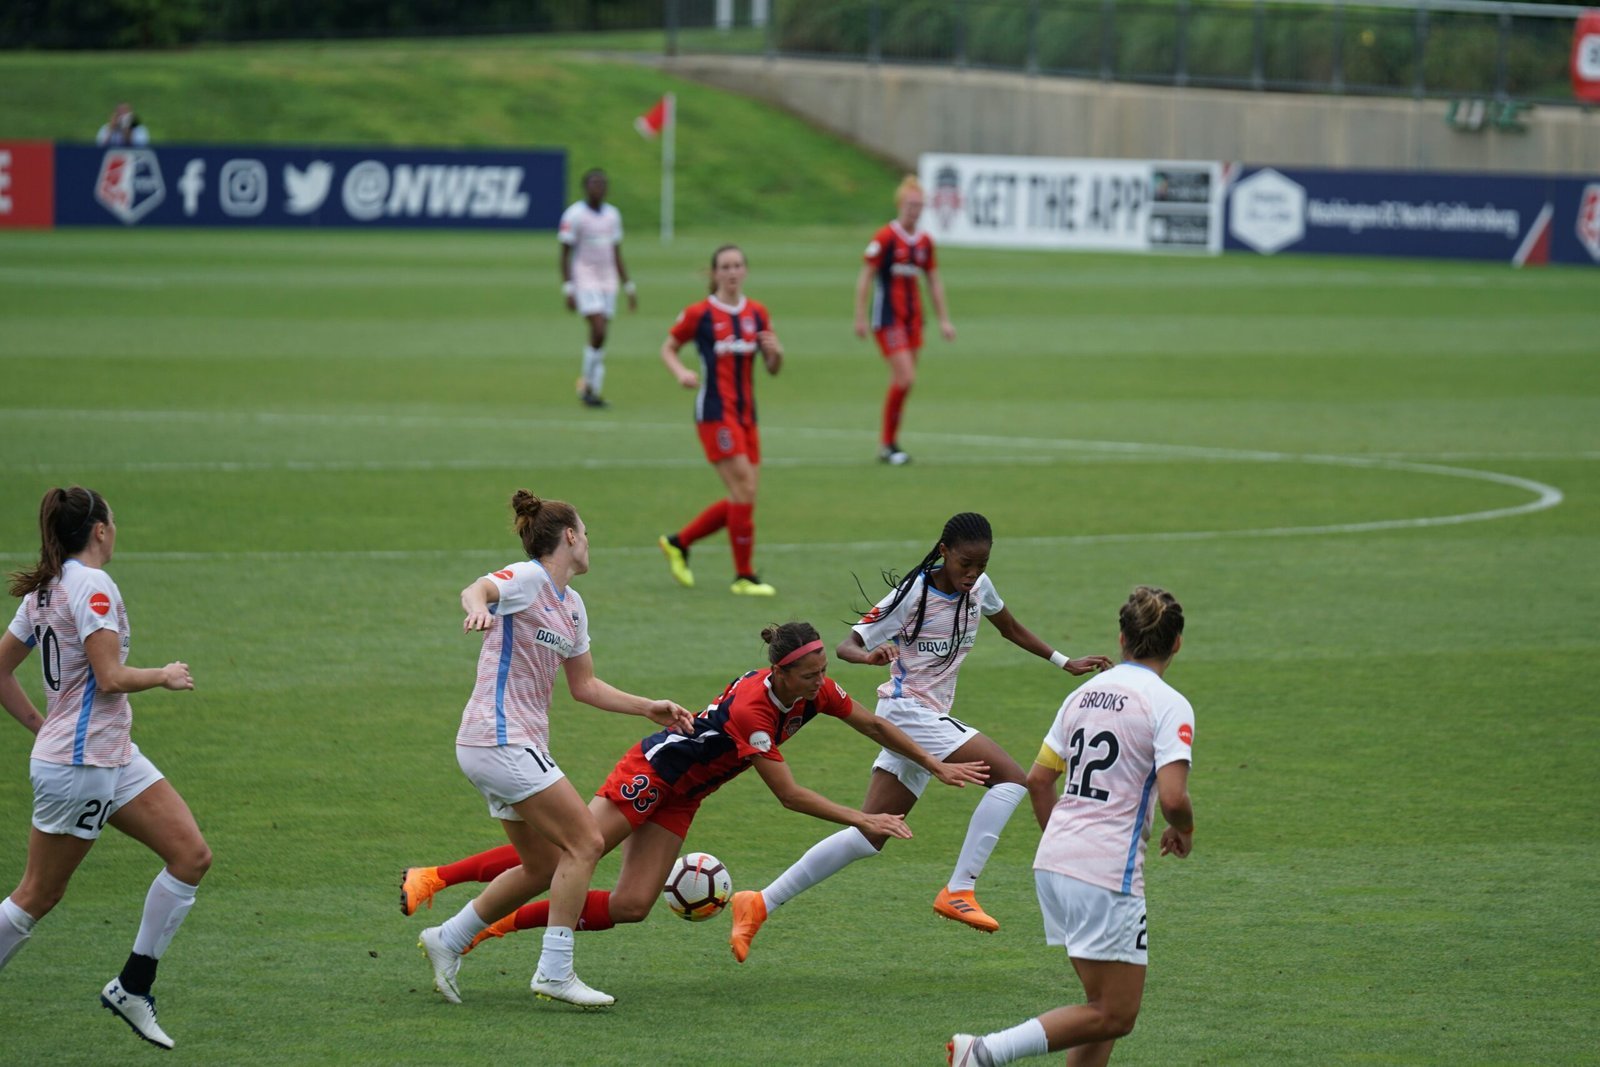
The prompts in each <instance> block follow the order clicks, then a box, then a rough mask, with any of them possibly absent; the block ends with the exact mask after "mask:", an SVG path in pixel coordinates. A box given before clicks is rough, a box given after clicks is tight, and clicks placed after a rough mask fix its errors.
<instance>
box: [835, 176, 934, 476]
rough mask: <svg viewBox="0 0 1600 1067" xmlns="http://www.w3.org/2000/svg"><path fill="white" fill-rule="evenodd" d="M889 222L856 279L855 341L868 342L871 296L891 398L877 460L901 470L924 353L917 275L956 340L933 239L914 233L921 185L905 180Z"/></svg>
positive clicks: (874, 237) (913, 178)
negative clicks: (909, 403) (902, 439)
mask: <svg viewBox="0 0 1600 1067" xmlns="http://www.w3.org/2000/svg"><path fill="white" fill-rule="evenodd" d="M894 202H895V210H896V215H895V219H894V221H893V222H891V223H889V224H888V225H887V226H884V227H883V228H881V229H880V230H878V232H877V233H875V234H873V235H872V241H871V243H870V244H868V245H867V251H866V254H865V257H864V258H865V262H864V263H862V265H861V273H860V274H859V275H858V276H857V277H856V336H857V337H865V336H867V328H868V317H867V293H868V291H869V290H870V291H871V292H872V309H871V310H872V317H871V320H870V322H871V329H872V333H873V336H874V337H876V338H877V340H878V350H879V351H881V352H882V353H883V358H884V359H885V360H886V361H887V362H888V364H889V392H888V395H887V396H885V397H884V401H883V425H882V430H881V433H880V435H879V447H878V458H879V459H880V460H882V461H883V462H885V463H889V464H893V465H894V466H897V467H898V466H900V465H901V464H902V463H907V462H909V461H910V459H911V457H910V456H908V455H906V453H905V451H904V450H903V449H901V447H900V444H899V435H900V413H901V411H902V410H903V409H904V408H905V403H906V396H907V395H908V394H909V393H910V392H911V387H912V386H913V385H914V384H916V380H917V354H918V353H919V352H921V350H922V301H921V295H920V293H919V291H918V289H917V275H918V274H919V273H920V274H923V275H926V276H927V279H928V296H929V297H930V298H931V299H932V300H933V313H934V314H935V315H937V316H938V318H939V332H940V333H941V334H943V335H944V339H945V340H946V341H954V340H955V339H956V328H955V327H954V326H953V325H951V323H950V311H949V307H948V306H947V305H946V303H945V298H944V282H943V281H941V280H940V279H939V271H938V267H937V264H936V262H935V257H934V253H933V238H932V237H930V236H929V235H928V234H927V233H926V232H919V231H918V230H917V220H918V219H920V218H921V217H922V205H923V194H922V185H921V183H920V182H918V181H917V179H916V176H915V175H912V174H908V175H906V177H905V179H904V180H903V181H901V183H900V186H899V188H897V189H896V190H895V192H894Z"/></svg>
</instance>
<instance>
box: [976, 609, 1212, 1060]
mask: <svg viewBox="0 0 1600 1067" xmlns="http://www.w3.org/2000/svg"><path fill="white" fill-rule="evenodd" d="M1117 621H1118V641H1119V643H1120V644H1121V645H1122V662H1121V663H1118V664H1117V665H1116V666H1115V667H1114V668H1112V669H1111V670H1109V671H1106V672H1105V673H1104V674H1102V675H1100V676H1099V677H1098V678H1095V679H1094V680H1093V681H1091V682H1089V683H1088V684H1087V685H1084V686H1082V687H1080V688H1079V689H1077V690H1075V691H1074V692H1073V693H1072V694H1071V695H1070V696H1068V697H1067V699H1066V700H1065V701H1063V702H1062V704H1061V708H1060V710H1059V711H1057V712H1056V717H1055V720H1054V721H1053V722H1051V724H1050V730H1049V732H1048V733H1046V734H1045V737H1044V744H1042V745H1041V746H1040V747H1039V755H1038V757H1037V758H1036V759H1035V761H1034V764H1033V769H1032V770H1030V771H1029V772H1028V793H1029V796H1030V797H1031V799H1032V801H1033V811H1034V815H1035V816H1036V817H1037V818H1038V820H1039V826H1040V827H1041V828H1042V829H1043V830H1044V836H1043V838H1042V839H1041V840H1040V842H1039V849H1038V852H1037V853H1036V854H1035V856H1034V860H1033V876H1034V886H1035V888H1036V889H1037V890H1038V894H1039V910H1040V911H1041V912H1042V913H1043V915H1044V934H1045V943H1046V944H1049V945H1059V946H1061V947H1063V948H1065V949H1066V950H1067V958H1068V960H1069V961H1070V962H1071V963H1072V969H1073V970H1074V971H1075V972H1076V973H1077V977H1078V981H1079V982H1081V983H1082V984H1083V991H1084V994H1085V996H1086V997H1087V998H1088V999H1087V1002H1086V1003H1083V1004H1072V1005H1067V1006H1063V1007H1059V1008H1055V1009H1053V1010H1051V1011H1047V1012H1045V1013H1044V1014H1043V1015H1039V1016H1036V1017H1034V1018H1032V1019H1028V1020H1026V1021H1024V1022H1021V1023H1019V1024H1017V1025H1016V1026H1013V1027H1011V1028H1010V1029H1007V1030H998V1031H995V1032H994V1033H990V1034H984V1035H982V1036H981V1037H980V1036H976V1035H973V1034H956V1035H955V1036H954V1037H952V1038H951V1039H950V1041H949V1042H948V1043H947V1044H946V1045H945V1050H946V1052H947V1053H948V1057H949V1062H950V1063H951V1064H954V1065H955V1067H997V1065H998V1064H1002V1063H1010V1062H1012V1061H1013V1060H1018V1059H1023V1058H1025V1057H1028V1056H1042V1055H1044V1054H1045V1053H1046V1052H1059V1051H1060V1050H1061V1049H1072V1050H1073V1051H1072V1052H1070V1053H1068V1055H1067V1062H1068V1063H1070V1064H1074V1065H1077V1064H1083V1065H1085V1067H1089V1065H1103V1064H1105V1063H1106V1062H1107V1061H1108V1060H1110V1059H1111V1052H1112V1049H1113V1048H1114V1047H1115V1045H1116V1041H1117V1038H1119V1037H1123V1036H1125V1035H1126V1034H1128V1033H1129V1032H1130V1031H1131V1030H1132V1029H1133V1024H1134V1022H1135V1021H1136V1020H1137V1019H1138V1017H1139V1005H1140V1003H1141V1002H1142V1000H1143V999H1144V982H1145V972H1146V970H1147V967H1148V958H1149V949H1148V946H1147V940H1148V924H1147V921H1146V915H1145V906H1144V853H1145V843H1146V842H1147V841H1148V840H1149V838H1150V829H1151V825H1152V823H1153V821H1154V816H1155V804H1159V805H1160V806H1161V814H1162V815H1163V816H1164V817H1165V819H1166V821H1167V827H1166V829H1165V830H1163V831H1162V832H1161V854H1162V855H1163V856H1168V855H1170V856H1176V857H1177V858H1178V859H1183V858H1184V857H1186V856H1188V855H1189V853H1190V852H1191V851H1192V850H1193V849H1194V805H1193V803H1192V802H1191V801H1190V799H1189V764H1190V762H1191V761H1192V759H1193V756H1192V751H1193V749H1192V746H1193V745H1194V708H1192V707H1191V706H1190V704H1189V701H1188V700H1187V699H1185V698H1184V696H1183V694H1182V693H1180V692H1178V691H1177V690H1176V689H1174V688H1172V686H1170V685H1168V684H1167V681H1166V674H1167V669H1168V668H1169V667H1171V666H1172V657H1174V656H1176V655H1177V654H1178V649H1179V648H1181V647H1182V646H1183V606H1182V605H1181V604H1179V603H1178V601H1177V599H1176V598H1175V597H1173V595H1172V594H1171V593H1169V592H1167V591H1166V590H1165V589H1157V588H1155V587H1153V586H1148V585H1141V586H1139V587H1137V588H1136V589H1134V591H1133V592H1132V594H1130V595H1129V597H1128V599H1127V602H1126V603H1124V604H1123V605H1122V610H1121V611H1120V612H1119V613H1118V620H1117ZM1063 774H1065V775H1066V779H1067V781H1066V788H1065V789H1064V790H1062V792H1061V794H1060V795H1059V796H1057V794H1056V785H1057V782H1059V781H1060V779H1061V776H1062V775H1063ZM1152 801H1153V802H1154V803H1152Z"/></svg>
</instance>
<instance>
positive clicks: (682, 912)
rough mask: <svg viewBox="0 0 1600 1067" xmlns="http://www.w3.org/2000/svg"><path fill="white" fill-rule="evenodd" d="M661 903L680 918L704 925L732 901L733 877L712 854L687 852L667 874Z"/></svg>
mask: <svg viewBox="0 0 1600 1067" xmlns="http://www.w3.org/2000/svg"><path fill="white" fill-rule="evenodd" d="M661 899H662V900H664V901H666V902H667V907H669V908H671V909H672V910H673V912H674V913H676V914H677V915H678V917H679V918H683V919H688V920H689V921H690V922H692V923H697V922H703V921H705V920H706V919H709V918H711V917H712V916H713V915H715V914H717V913H718V912H720V911H721V910H722V909H723V908H726V907H727V906H728V901H730V900H732V899H733V877H732V876H731V875H730V874H728V868H726V867H724V866H723V865H722V861H721V860H719V859H717V857H715V856H713V855H711V854H710V853H709V852H686V853H684V854H683V855H681V856H679V857H678V859H677V861H676V862H675V863H673V865H672V870H671V871H670V872H668V874H667V884H666V885H665V886H663V887H662V889H661Z"/></svg>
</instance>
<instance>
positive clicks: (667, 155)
mask: <svg viewBox="0 0 1600 1067" xmlns="http://www.w3.org/2000/svg"><path fill="white" fill-rule="evenodd" d="M677 125H678V98H677V97H676V96H675V95H674V94H672V93H667V94H665V95H664V96H662V98H661V99H660V100H657V101H656V103H655V106H654V107H652V108H651V109H650V110H649V111H646V112H645V113H644V114H643V115H640V116H639V117H638V118H636V119H634V120H633V128H634V129H636V130H638V131H639V135H640V136H641V137H648V138H650V139H651V140H654V139H655V137H656V135H657V134H660V135H661V243H662V244H669V243H671V241H672V169H673V164H674V162H675V154H676V153H675V146H674V144H673V142H674V141H675V140H676V132H677Z"/></svg>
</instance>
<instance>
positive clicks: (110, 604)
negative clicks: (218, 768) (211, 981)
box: [0, 485, 211, 1048]
mask: <svg viewBox="0 0 1600 1067" xmlns="http://www.w3.org/2000/svg"><path fill="white" fill-rule="evenodd" d="M39 530H40V534H41V544H40V550H39V564H38V566H37V567H35V568H33V569H32V570H29V571H23V572H21V573H18V574H15V575H12V582H11V594H12V595H13V596H20V597H22V605H21V606H20V607H19V608H18V609H17V613H16V615H15V616H14V617H13V618H12V620H11V625H10V626H8V627H7V628H6V630H5V632H4V633H3V634H0V704H3V705H4V706H5V709H6V711H8V712H10V714H11V716H12V717H13V718H15V719H16V720H17V721H18V722H19V723H21V724H22V725H23V726H25V727H27V728H28V729H29V730H31V731H33V733H34V734H35V735H36V737H35V739H34V744H33V755H32V759H30V760H29V764H28V771H29V776H30V778H31V779H32V781H33V833H32V834H31V835H30V836H29V839H28V862H27V866H26V868H25V870H24V872H23V875H22V881H21V883H20V884H19V885H18V886H17V888H16V889H15V890H13V891H12V893H11V895H10V896H9V897H6V898H5V899H4V900H0V968H3V967H4V966H5V965H6V962H7V961H8V960H10V958H11V957H12V956H13V955H15V954H16V952H17V951H18V950H19V949H20V948H22V946H23V944H24V943H25V942H26V941H27V940H28V938H29V937H30V936H31V935H32V931H33V927H34V924H35V923H37V922H38V921H39V920H40V919H42V918H44V917H45V915H46V914H47V913H48V912H49V911H50V910H51V908H53V907H55V905H56V903H57V902H59V901H60V899H61V897H62V895H63V894H64V893H65V892H66V890H67V883H68V882H69V881H70V880H71V878H72V874H73V872H74V871H76V870H77V868H78V865H79V864H80V863H82V862H83V859H84V857H86V856H87V855H88V854H89V849H90V848H91V847H92V846H93V845H94V843H95V841H96V840H97V839H98V838H99V836H100V833H101V831H102V830H104V829H105V827H106V826H107V825H110V826H112V827H114V828H116V829H117V830H120V831H122V832H123V833H125V834H127V835H128V836H129V837H132V838H134V839H135V840H137V841H140V842H142V843H144V844H145V845H147V846H149V848H150V849H151V850H152V851H153V852H155V853H156V854H157V855H159V856H161V857H162V858H163V859H164V860H165V861H166V866H165V867H164V868H163V869H162V871H161V872H160V873H159V874H157V875H156V878H155V881H154V882H153V883H152V884H151V886H150V888H149V890H148V892H147V893H146V894H145V902H144V913H143V916H142V918H141V919H140V922H139V933H138V935H137V937H136V938H135V939H134V943H133V951H132V952H131V953H130V954H129V956H128V962H127V963H126V964H125V965H124V966H123V969H122V972H121V973H120V974H119V975H118V976H117V977H115V978H113V979H112V980H111V981H110V982H107V983H106V985H105V986H104V988H102V989H101V991H100V1002H101V1003H102V1004H103V1005H105V1007H107V1008H108V1009H110V1010H111V1011H112V1012H113V1013H114V1014H115V1015H117V1016H118V1017H119V1018H121V1019H122V1020H123V1021H125V1022H126V1023H127V1024H128V1025H129V1026H131V1027H132V1028H133V1031H134V1033H136V1034H138V1035H139V1036H140V1037H142V1038H144V1039H145V1040H146V1041H149V1042H150V1043H152V1044H155V1045H159V1046H161V1047H162V1048H172V1047H173V1040H172V1038H171V1037H169V1036H168V1035H167V1033H166V1031H165V1030H163V1029H162V1028H161V1026H160V1024H159V1023H157V1021H156V1003H155V998H154V996H152V995H151V992H150V987H151V985H152V984H153V983H154V982H155V978H156V968H157V965H158V963H159V961H160V959H161V957H162V955H163V954H164V953H165V952H166V950H167V946H168V945H170V944H171V943H172V938H173V936H174V935H175V934H176V933H177V931H178V927H179V926H181V925H182V923H183V920H184V916H186V915H187V914H188V913H189V909H190V908H191V907H193V906H194V900H195V891H196V888H197V887H198V886H199V883H200V879H201V878H203V877H204V876H205V873H206V871H207V869H208V868H209V867H210V866H211V851H210V849H209V848H207V847H206V842H205V838H204V837H202V836H201V834H200V828H199V826H197V825H196V824H195V820H194V816H193V815H192V814H191V813H190V811H189V807H188V805H187V804H185V803H184V801H183V798H182V797H181V796H179V795H178V791H177V790H176V789H174V788H173V787H172V786H171V784H169V783H168V782H167V780H166V779H165V778H164V777H163V776H162V774H161V772H160V771H158V770H157V769H156V767H155V764H153V763H151V762H150V760H149V759H148V758H146V757H145V756H144V754H143V753H141V752H140V751H139V746H138V745H136V744H134V743H133V739H132V737H131V736H130V735H129V729H130V727H131V725H132V721H133V716H132V712H131V710H130V708H129V704H128V694H129V693H138V692H142V691H144V690H146V689H155V688H158V687H159V688H164V689H193V688H194V680H193V679H192V678H191V677H190V676H189V668H188V666H187V665H186V664H184V663H178V662H174V663H169V664H167V665H166V666H165V667H160V668H140V667H130V666H128V664H127V659H128V645H129V636H130V631H129V627H128V612H127V608H126V607H125V606H124V605H123V602H122V592H121V590H119V589H118V588H117V583H116V582H114V581H112V580H111V576H110V575H109V574H107V573H106V572H105V565H106V564H107V563H108V562H110V560H111V555H112V552H113V551H114V550H115V548H116V541H117V526H116V522H115V520H114V519H113V517H112V514H111V508H110V506H109V505H107V504H106V502H105V498H103V497H102V496H100V494H99V493H96V492H94V491H93V490H91V489H85V488H83V487H82V486H76V485H75V486H72V487H71V488H68V489H51V490H50V491H49V492H47V493H46V494H45V495H44V499H43V500H42V501H41V502H40V505H39ZM35 651H37V652H38V653H39V659H40V667H41V668H42V674H43V679H44V690H45V715H44V716H42V717H41V716H40V715H39V713H38V711H37V710H36V709H35V708H34V706H33V702H32V701H31V700H29V699H28V696H27V694H26V693H24V692H23V689H22V686H21V685H20V684H19V683H18V681H17V678H16V671H17V668H18V667H19V666H21V665H22V662H23V660H25V659H27V657H28V656H29V655H31V654H32V653H33V652H35Z"/></svg>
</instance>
